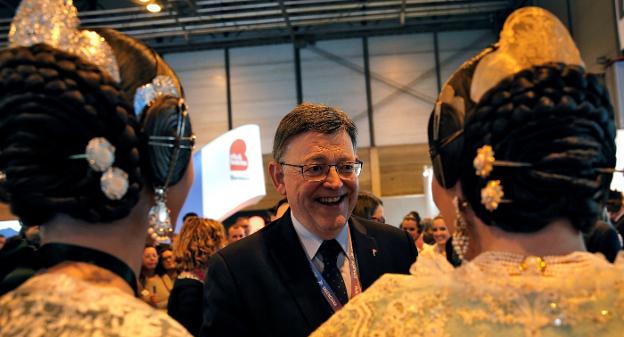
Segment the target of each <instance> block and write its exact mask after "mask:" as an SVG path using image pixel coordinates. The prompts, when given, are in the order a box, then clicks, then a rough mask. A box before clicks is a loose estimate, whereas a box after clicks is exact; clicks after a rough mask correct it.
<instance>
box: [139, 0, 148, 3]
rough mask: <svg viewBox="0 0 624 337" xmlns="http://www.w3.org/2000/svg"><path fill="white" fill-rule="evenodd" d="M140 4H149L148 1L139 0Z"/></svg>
mask: <svg viewBox="0 0 624 337" xmlns="http://www.w3.org/2000/svg"><path fill="white" fill-rule="evenodd" d="M139 2H140V3H142V4H144V3H148V2H150V0H139Z"/></svg>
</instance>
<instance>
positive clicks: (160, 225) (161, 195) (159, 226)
mask: <svg viewBox="0 0 624 337" xmlns="http://www.w3.org/2000/svg"><path fill="white" fill-rule="evenodd" d="M155 193H156V196H155V197H154V198H155V205H154V206H152V208H150V210H149V213H148V219H149V228H148V229H147V234H149V236H150V237H151V238H152V239H153V240H154V241H156V242H165V241H167V240H168V239H169V236H170V235H171V233H172V232H173V227H172V226H171V216H170V213H171V212H170V211H169V208H167V190H166V189H165V188H157V189H156V191H155Z"/></svg>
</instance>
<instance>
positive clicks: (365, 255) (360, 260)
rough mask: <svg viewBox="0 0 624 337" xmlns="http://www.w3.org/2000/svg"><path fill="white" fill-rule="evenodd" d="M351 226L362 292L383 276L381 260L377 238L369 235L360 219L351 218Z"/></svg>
mask: <svg viewBox="0 0 624 337" xmlns="http://www.w3.org/2000/svg"><path fill="white" fill-rule="evenodd" d="M349 224H350V229H351V240H352V242H353V250H354V251H355V258H356V260H357V264H358V271H359V274H360V275H359V276H360V282H361V283H362V290H365V289H366V288H368V287H369V286H370V285H371V284H372V283H373V282H375V280H377V279H378V278H379V276H381V274H382V272H381V269H380V266H379V264H380V262H379V258H378V257H377V256H376V255H377V254H378V251H377V249H378V248H377V242H376V241H375V238H373V237H372V236H369V235H368V233H367V230H366V227H364V225H363V224H362V223H361V222H360V221H359V220H358V219H356V218H354V217H351V219H349Z"/></svg>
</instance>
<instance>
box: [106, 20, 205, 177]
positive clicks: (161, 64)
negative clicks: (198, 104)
mask: <svg viewBox="0 0 624 337" xmlns="http://www.w3.org/2000/svg"><path fill="white" fill-rule="evenodd" d="M96 31H97V32H98V34H100V35H102V36H103V37H104V38H105V39H106V41H107V42H108V44H109V45H110V46H111V47H112V48H113V51H114V52H115V56H116V58H117V64H118V65H119V72H120V73H121V74H122V75H121V76H122V81H121V84H120V85H121V87H122V88H123V90H124V92H126V93H129V94H131V95H132V96H131V97H128V99H130V100H134V93H135V92H136V89H137V88H139V87H140V86H142V85H145V84H147V83H150V82H151V81H152V79H153V78H154V77H156V76H158V75H166V76H169V77H170V78H171V79H173V81H174V84H175V85H176V88H177V91H178V94H180V95H183V89H182V86H181V85H180V83H179V81H178V79H177V76H176V74H175V72H174V71H173V70H172V69H171V68H170V67H169V65H168V64H167V63H166V62H165V61H164V60H163V59H162V58H161V57H160V56H159V55H158V54H157V53H156V52H155V51H154V50H152V49H151V48H149V47H147V46H146V45H145V44H143V43H142V42H140V41H139V40H137V39H134V38H132V37H129V36H127V35H124V34H122V33H120V32H118V31H116V30H112V29H97V30H96ZM185 109H186V106H185V105H184V104H183V101H181V100H180V99H178V98H175V97H172V96H160V97H158V98H157V99H156V100H155V101H154V102H152V103H151V104H149V105H148V106H146V107H145V108H144V109H143V111H135V114H140V115H141V119H140V121H139V122H140V135H141V137H140V140H141V153H142V154H144V155H146V157H148V159H146V160H142V168H143V170H144V172H145V176H146V180H147V181H148V182H149V183H150V184H151V185H152V186H155V187H160V186H165V185H167V186H170V185H174V184H176V183H177V182H178V181H180V179H181V178H182V176H184V173H185V172H186V169H187V167H188V165H189V160H190V158H191V155H192V151H191V149H190V148H189V149H180V148H178V147H175V146H171V147H168V146H150V145H149V144H148V143H149V137H150V136H160V137H172V138H173V139H175V142H178V143H179V142H181V138H182V137H183V138H190V137H191V136H192V134H193V130H192V129H191V122H190V116H189V115H188V113H187V112H186V111H184V110H185ZM180 125H184V126H185V127H184V129H183V130H178V129H179V127H180ZM172 160H173V161H172ZM170 165H172V166H170ZM169 174H170V175H169ZM167 178H169V179H167Z"/></svg>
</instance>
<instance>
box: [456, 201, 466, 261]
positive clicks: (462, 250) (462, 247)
mask: <svg viewBox="0 0 624 337" xmlns="http://www.w3.org/2000/svg"><path fill="white" fill-rule="evenodd" d="M453 204H454V205H455V214H456V219H455V231H454V232H453V241H452V244H453V249H454V250H455V253H457V257H458V258H459V259H460V260H461V261H463V260H464V258H465V256H466V252H467V251H468V245H469V243H470V242H469V238H468V224H467V223H466V220H465V219H464V216H463V215H462V214H461V211H460V209H459V208H460V207H461V208H462V209H464V208H466V207H467V206H468V202H466V201H461V204H460V201H459V198H457V197H455V198H454V199H453Z"/></svg>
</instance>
